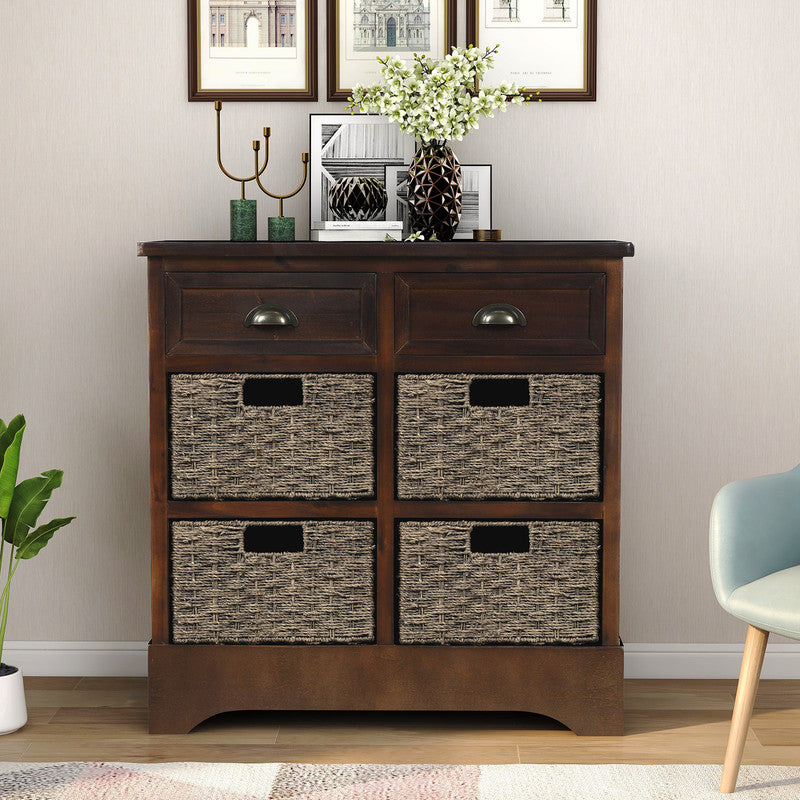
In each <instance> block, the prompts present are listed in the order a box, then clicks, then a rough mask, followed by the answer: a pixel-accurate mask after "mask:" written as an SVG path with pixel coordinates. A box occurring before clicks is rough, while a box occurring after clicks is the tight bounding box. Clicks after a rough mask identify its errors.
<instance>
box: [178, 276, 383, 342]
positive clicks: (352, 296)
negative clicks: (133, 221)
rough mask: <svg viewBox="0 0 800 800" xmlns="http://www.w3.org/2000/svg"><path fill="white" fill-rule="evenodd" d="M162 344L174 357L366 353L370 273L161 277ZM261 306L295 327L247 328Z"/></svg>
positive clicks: (370, 338) (371, 332)
mask: <svg viewBox="0 0 800 800" xmlns="http://www.w3.org/2000/svg"><path fill="white" fill-rule="evenodd" d="M166 286H167V297H166V303H167V304H166V326H167V330H166V337H167V341H166V347H167V353H169V354H174V355H181V354H185V355H218V354H222V355H247V354H252V355H256V354H258V355H278V354H321V353H327V354H331V353H336V354H343V355H349V354H371V353H374V352H375V343H376V321H375V276H374V275H370V274H363V273H362V274H348V273H336V274H329V273H306V274H304V275H294V274H290V275H286V274H282V273H258V274H254V273H244V274H238V275H237V274H230V273H222V274H220V273H216V272H200V273H185V272H183V273H177V274H174V275H169V274H168V275H167V276H166ZM260 305H276V306H279V307H282V308H286V309H289V310H290V311H292V312H293V313H294V314H295V315H296V317H297V319H298V324H297V326H296V327H295V326H286V327H277V326H269V327H266V328H260V327H245V324H244V321H245V318H246V317H247V314H248V313H249V312H250V311H251V310H252V309H254V308H256V307H257V306H260Z"/></svg>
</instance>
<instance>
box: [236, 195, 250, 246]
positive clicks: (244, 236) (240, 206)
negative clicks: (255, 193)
mask: <svg viewBox="0 0 800 800" xmlns="http://www.w3.org/2000/svg"><path fill="white" fill-rule="evenodd" d="M255 240H256V201H255V200H231V241H232V242H254V241H255Z"/></svg>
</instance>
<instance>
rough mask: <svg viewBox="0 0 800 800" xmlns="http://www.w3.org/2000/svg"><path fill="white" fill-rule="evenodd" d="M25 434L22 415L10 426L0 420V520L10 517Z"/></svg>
mask: <svg viewBox="0 0 800 800" xmlns="http://www.w3.org/2000/svg"><path fill="white" fill-rule="evenodd" d="M24 432H25V417H23V416H22V414H18V415H17V416H16V417H14V419H12V420H11V422H9V423H8V426H6V424H5V423H4V422H3V420H1V419H0V519H5V518H6V517H7V516H8V509H9V508H10V507H11V498H12V497H14V485H15V484H16V482H17V472H18V470H19V451H20V447H22V434H23V433H24Z"/></svg>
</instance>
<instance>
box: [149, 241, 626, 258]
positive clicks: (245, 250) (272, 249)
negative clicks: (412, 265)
mask: <svg viewBox="0 0 800 800" xmlns="http://www.w3.org/2000/svg"><path fill="white" fill-rule="evenodd" d="M633 252H634V248H633V244H631V242H623V241H506V242H473V241H457V242H306V241H302V242H229V241H162V242H139V244H138V255H140V256H156V257H158V256H173V257H195V258H292V257H295V258H317V257H320V256H322V257H324V256H331V257H336V256H338V257H342V256H348V257H351V258H352V257H360V258H371V259H374V258H380V257H394V258H398V257H399V258H409V257H417V256H418V257H424V258H425V259H451V258H476V257H478V258H486V257H492V258H499V259H501V258H520V257H526V258H625V257H626V256H632V255H633Z"/></svg>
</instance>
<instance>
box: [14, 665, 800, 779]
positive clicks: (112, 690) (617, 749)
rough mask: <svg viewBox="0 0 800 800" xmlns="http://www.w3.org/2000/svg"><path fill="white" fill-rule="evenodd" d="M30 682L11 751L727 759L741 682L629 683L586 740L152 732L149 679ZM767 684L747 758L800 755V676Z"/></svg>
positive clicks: (292, 757) (434, 721)
mask: <svg viewBox="0 0 800 800" xmlns="http://www.w3.org/2000/svg"><path fill="white" fill-rule="evenodd" d="M25 685H26V688H27V690H28V707H29V718H30V721H29V723H28V725H26V726H25V727H24V728H22V729H21V730H19V731H17V732H15V733H13V734H10V735H8V736H4V737H2V740H0V757H2V758H3V759H4V760H22V761H59V760H116V761H175V760H185V761H231V762H247V761H260V762H264V761H295V762H303V761H305V762H311V763H336V762H339V763H348V762H349V763H421V762H425V763H455V764H458V763H467V764H475V763H483V764H485V763H517V762H518V761H520V760H522V761H529V762H535V763H547V762H549V763H657V764H658V763H660V764H664V763H667V764H669V763H711V764H720V763H721V761H722V754H723V752H724V749H725V738H726V736H727V732H728V725H729V721H730V713H731V710H732V708H733V691H735V688H736V682H735V681H714V680H707V681H657V680H653V681H647V680H627V681H625V684H624V698H625V730H624V733H623V735H621V736H604V737H592V736H588V737H587V736H582V737H579V736H576V735H575V734H574V733H573V732H572V731H570V730H568V729H567V728H565V727H564V726H563V725H562V724H560V723H558V722H556V721H554V720H552V719H548V718H546V717H540V716H536V715H533V714H526V713H521V712H509V711H503V712H465V711H461V712H419V711H396V712H388V711H386V712H369V711H367V712H353V711H270V712H232V713H227V714H222V715H220V716H217V717H214V718H213V719H210V720H208V721H206V722H203V723H201V724H200V725H199V726H198V727H197V728H196V729H195V730H193V731H192V733H191V734H190V735H189V736H183V735H169V734H159V735H153V734H148V732H147V721H146V692H145V686H146V680H145V679H144V678H133V679H123V680H120V679H117V678H86V679H83V680H82V681H76V680H75V679H72V680H71V686H72V688H69V689H62V690H60V691H59V694H58V696H56V695H53V694H50V695H49V696H48V697H45V696H43V695H41V694H40V692H42V691H48V692H50V691H55V690H53V689H47V688H46V687H48V686H51V687H52V686H53V683H52V681H50V680H49V679H43V678H35V677H34V678H29V677H26V678H25ZM81 687H86V688H81ZM760 690H761V691H760V693H761V694H762V695H763V696H764V697H769V698H772V699H773V701H774V702H775V703H779V702H780V703H782V706H781V707H780V708H773V709H768V710H761V709H759V708H758V707H756V710H755V712H754V715H753V718H752V723H751V728H750V731H749V732H748V736H747V739H746V742H745V751H744V757H743V762H744V763H749V764H765V763H774V764H789V765H798V764H800V744H798V743H797V741H796V738H795V740H794V743H793V740H792V739H791V738H790V737H791V736H792V735H793V734H792V731H797V730H800V681H768V680H765V681H762V682H761V687H760ZM131 692H134V696H135V698H136V701H135V703H134V704H132V705H131V704H130V700H131V694H130V693H131ZM53 700H57V704H56V705H55V706H46V705H43V704H42V702H43V701H47V702H51V701H53ZM784 733H786V734H788V735H787V737H786V738H783V737H784ZM765 740H766V741H765Z"/></svg>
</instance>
